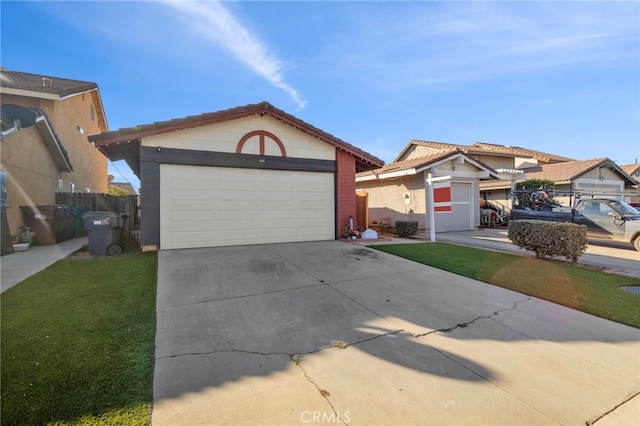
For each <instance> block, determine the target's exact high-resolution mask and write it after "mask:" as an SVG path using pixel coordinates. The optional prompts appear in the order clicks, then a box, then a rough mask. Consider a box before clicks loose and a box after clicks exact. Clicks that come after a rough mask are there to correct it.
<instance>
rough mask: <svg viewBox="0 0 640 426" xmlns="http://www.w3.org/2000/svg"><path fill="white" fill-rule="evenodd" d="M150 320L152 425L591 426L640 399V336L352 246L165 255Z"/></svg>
mask: <svg viewBox="0 0 640 426" xmlns="http://www.w3.org/2000/svg"><path fill="white" fill-rule="evenodd" d="M460 261H464V259H460ZM157 314H158V324H157V335H156V367H155V377H154V410H153V423H154V424H189V423H225V424H228V423H231V424H252V423H273V424H304V423H308V422H306V420H307V419H308V418H312V417H309V416H308V415H307V413H317V412H320V413H322V415H323V416H325V417H326V418H324V420H333V421H332V422H334V423H335V422H338V423H353V424H392V423H395V424H398V423H404V424H408V423H438V422H448V423H457V424H465V423H466V424H470V423H473V424H477V423H498V422H501V423H504V422H509V421H510V422H513V421H515V419H516V418H518V419H522V418H527V419H529V420H530V421H531V422H532V423H540V422H542V423H549V422H559V423H577V422H581V423H584V422H585V421H590V420H593V419H596V418H598V417H599V416H601V415H603V414H604V413H607V412H608V411H609V410H610V409H612V408H613V407H615V406H617V405H619V404H621V403H623V402H624V401H626V400H627V399H629V398H630V397H631V396H633V395H634V394H637V393H638V392H640V366H639V365H638V363H637V354H638V350H640V345H639V344H638V342H639V340H640V330H637V329H634V328H630V327H626V326H623V325H620V324H616V323H612V322H610V321H607V320H603V319H601V318H596V317H593V316H591V315H587V314H584V313H582V312H578V311H574V310H571V309H568V308H564V307H561V306H558V305H554V304H552V303H548V302H544V301H541V300H538V299H534V298H531V297H529V296H525V295H522V294H520V293H516V292H513V291H509V290H506V289H502V288H499V287H495V286H492V285H488V284H484V283H480V282H477V281H474V280H471V279H468V278H465V277H461V276H457V275H454V274H451V273H448V272H445V271H441V270H437V269H434V268H430V267H428V266H425V265H421V264H418V263H415V262H412V261H409V260H406V259H401V258H397V257H395V256H392V255H388V254H386V253H382V252H379V251H376V250H373V249H370V248H367V247H362V246H359V245H355V244H347V243H341V242H336V241H327V242H316V243H296V244H275V245H259V246H242V247H227V248H208V249H191V250H179V251H163V252H160V253H159V268H158V299H157ZM314 415H315V414H314ZM523 416H524V417H523ZM347 417H348V419H347ZM327 422H328V421H325V422H324V423H327Z"/></svg>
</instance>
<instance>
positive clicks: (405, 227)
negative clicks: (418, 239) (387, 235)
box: [396, 220, 418, 237]
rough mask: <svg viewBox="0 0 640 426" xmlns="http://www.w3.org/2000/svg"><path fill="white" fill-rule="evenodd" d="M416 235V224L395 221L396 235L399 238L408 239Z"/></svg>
mask: <svg viewBox="0 0 640 426" xmlns="http://www.w3.org/2000/svg"><path fill="white" fill-rule="evenodd" d="M417 233H418V222H414V221H403V220H398V221H396V234H398V236H399V237H408V236H410V235H415V234H417Z"/></svg>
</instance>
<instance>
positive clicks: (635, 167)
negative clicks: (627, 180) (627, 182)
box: [620, 160, 640, 206]
mask: <svg viewBox="0 0 640 426" xmlns="http://www.w3.org/2000/svg"><path fill="white" fill-rule="evenodd" d="M636 161H637V160H636ZM620 168H621V169H622V170H624V171H625V172H626V173H627V174H628V175H629V176H631V177H632V178H633V179H635V181H636V184H635V185H633V186H630V187H627V188H626V190H625V194H624V200H625V201H626V202H628V203H631V204H633V205H635V206H640V163H637V162H636V163H634V164H625V165H624V166H620Z"/></svg>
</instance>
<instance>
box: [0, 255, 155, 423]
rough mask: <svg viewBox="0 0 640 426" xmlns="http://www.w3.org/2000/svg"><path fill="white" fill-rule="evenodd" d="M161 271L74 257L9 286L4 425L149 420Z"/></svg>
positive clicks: (140, 262) (148, 262) (119, 259)
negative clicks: (157, 293) (156, 312)
mask: <svg viewBox="0 0 640 426" xmlns="http://www.w3.org/2000/svg"><path fill="white" fill-rule="evenodd" d="M156 271H157V255H156V253H146V254H142V253H137V254H123V255H121V256H116V257H104V258H87V259H84V260H72V259H71V258H68V259H64V260H61V261H59V262H57V263H55V264H54V265H52V266H50V267H49V268H47V269H45V270H44V271H41V272H39V273H37V274H36V275H34V276H32V277H30V278H28V279H27V280H25V281H23V282H22V283H20V284H19V285H17V286H15V287H13V288H11V289H9V290H7V291H6V292H5V293H3V294H2V296H1V309H2V312H1V318H0V320H1V332H2V335H1V337H2V348H1V360H0V362H1V363H2V369H1V373H0V374H1V380H2V382H1V383H2V391H1V394H2V407H1V413H0V414H1V422H2V424H3V425H20V424H29V425H35V424H85V425H94V424H96V425H97V424H126V425H147V424H149V423H150V414H151V403H152V398H153V394H152V389H153V386H152V385H153V367H154V338H155V323H156V314H155V300H156Z"/></svg>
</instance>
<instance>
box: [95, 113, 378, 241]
mask: <svg viewBox="0 0 640 426" xmlns="http://www.w3.org/2000/svg"><path fill="white" fill-rule="evenodd" d="M89 140H90V141H92V142H93V143H94V144H95V145H96V147H98V148H99V149H100V150H102V151H103V152H104V153H105V154H106V155H108V156H109V158H110V159H111V160H122V159H123V160H125V161H126V162H127V164H128V165H129V166H130V167H131V169H132V170H133V172H134V173H135V174H136V176H138V177H139V179H140V193H141V196H140V197H141V198H140V216H141V232H140V243H141V245H142V249H143V250H145V251H149V250H158V249H160V250H165V249H175V248H192V247H212V246H231V245H243V244H260V243H279V242H293V241H314V240H333V239H335V238H338V237H340V236H341V235H340V232H341V229H342V227H343V226H345V225H347V224H348V223H349V218H350V217H351V216H355V214H356V194H355V173H356V172H361V171H366V170H370V169H373V168H376V167H380V166H382V164H383V161H382V160H380V159H378V158H376V157H374V156H373V155H371V154H369V153H367V152H364V151H362V150H360V149H358V148H356V147H354V146H352V145H350V144H348V143H346V142H344V141H343V140H340V139H338V138H336V137H335V136H332V135H330V134H328V133H326V132H324V131H322V130H320V129H318V128H316V127H314V126H312V125H310V124H308V123H305V122H304V121H302V120H300V119H298V118H296V117H294V116H292V115H290V114H287V113H286V112H284V111H282V110H279V109H277V108H275V107H273V106H272V105H270V104H269V103H267V102H263V103H259V104H252V105H247V106H244V107H238V108H232V109H228V110H223V111H218V112H213V113H206V114H201V115H197V116H191V117H185V118H180V119H175V120H170V121H163V122H158V123H153V124H147V125H141V126H136V127H134V128H128V129H120V130H117V131H113V132H108V133H102V134H98V135H93V136H89Z"/></svg>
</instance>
